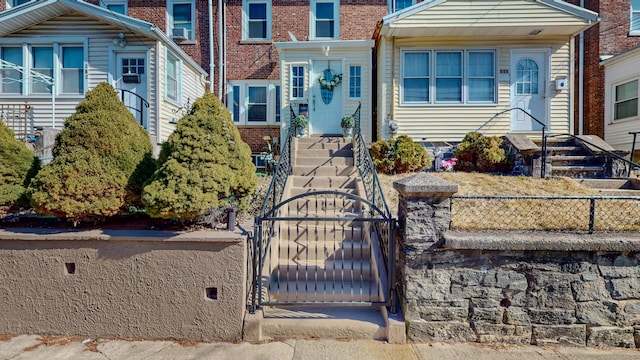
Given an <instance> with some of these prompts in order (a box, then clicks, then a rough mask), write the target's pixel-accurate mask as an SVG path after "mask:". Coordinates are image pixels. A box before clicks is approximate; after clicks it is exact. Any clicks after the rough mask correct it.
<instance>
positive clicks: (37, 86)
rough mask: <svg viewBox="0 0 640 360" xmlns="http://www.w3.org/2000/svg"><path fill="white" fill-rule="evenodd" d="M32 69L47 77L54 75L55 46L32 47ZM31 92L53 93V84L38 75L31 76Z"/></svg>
mask: <svg viewBox="0 0 640 360" xmlns="http://www.w3.org/2000/svg"><path fill="white" fill-rule="evenodd" d="M31 70H33V71H34V72H36V73H40V74H42V75H45V76H47V77H53V47H49V46H47V47H45V46H38V47H32V48H31ZM31 92H32V93H34V94H51V85H50V84H48V83H47V82H45V81H43V80H42V79H41V78H39V77H37V76H31Z"/></svg>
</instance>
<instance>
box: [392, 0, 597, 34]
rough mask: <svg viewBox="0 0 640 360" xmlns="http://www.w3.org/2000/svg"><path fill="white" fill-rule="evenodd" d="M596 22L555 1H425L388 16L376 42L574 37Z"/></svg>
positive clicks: (576, 8) (594, 15)
mask: <svg viewBox="0 0 640 360" xmlns="http://www.w3.org/2000/svg"><path fill="white" fill-rule="evenodd" d="M598 21H599V18H598V14H597V13H594V12H592V11H590V10H587V9H584V8H581V7H579V6H575V5H571V4H568V3H565V2H564V1H560V0H510V1H500V0H485V1H473V0H425V1H423V2H420V3H417V4H415V5H413V6H410V7H408V8H406V9H403V10H401V11H398V12H395V13H393V14H390V15H387V16H385V17H384V18H383V21H382V23H381V25H380V28H379V33H380V35H381V36H390V37H399V38H408V37H428V36H429V37H488V36H493V37H518V36H573V35H576V34H578V33H580V32H581V31H584V30H585V29H587V28H589V27H590V26H592V25H594V24H595V23H597V22H598Z"/></svg>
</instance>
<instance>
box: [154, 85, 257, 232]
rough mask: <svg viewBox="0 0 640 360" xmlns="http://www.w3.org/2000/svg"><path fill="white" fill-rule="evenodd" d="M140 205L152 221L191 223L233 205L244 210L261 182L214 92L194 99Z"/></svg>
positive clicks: (237, 133) (172, 136)
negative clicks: (211, 210)
mask: <svg viewBox="0 0 640 360" xmlns="http://www.w3.org/2000/svg"><path fill="white" fill-rule="evenodd" d="M158 166H159V168H158V170H157V171H156V172H155V174H154V175H153V178H152V180H151V181H150V183H149V184H148V185H147V186H146V187H145V188H144V191H143V194H142V202H143V204H144V206H145V208H146V210H147V213H148V214H149V215H150V216H152V217H159V218H180V219H182V220H190V219H193V218H195V217H197V216H198V215H201V214H204V213H205V211H207V210H208V209H211V208H215V207H219V206H226V205H228V204H232V205H234V206H237V207H238V210H239V211H244V210H245V209H246V208H247V206H248V197H249V195H251V194H252V193H253V189H254V187H255V185H256V183H257V181H258V179H257V176H256V173H255V172H256V168H255V166H254V165H253V162H252V160H251V149H250V148H249V145H247V144H246V143H245V142H243V141H242V139H241V138H240V133H239V132H238V129H237V128H236V126H235V124H234V123H233V121H232V120H231V115H230V114H229V111H228V110H227V109H226V108H225V107H224V105H223V104H222V103H221V102H220V101H219V100H218V99H217V98H216V97H215V95H213V94H211V93H207V94H205V95H204V96H203V97H202V98H200V99H198V100H196V101H195V102H194V103H193V106H192V108H191V110H190V112H189V114H187V115H186V116H184V117H183V118H182V119H180V120H179V121H178V124H177V125H176V130H175V132H174V133H173V134H171V136H169V139H168V140H167V142H166V143H164V144H163V148H162V151H161V153H160V156H159V158H158Z"/></svg>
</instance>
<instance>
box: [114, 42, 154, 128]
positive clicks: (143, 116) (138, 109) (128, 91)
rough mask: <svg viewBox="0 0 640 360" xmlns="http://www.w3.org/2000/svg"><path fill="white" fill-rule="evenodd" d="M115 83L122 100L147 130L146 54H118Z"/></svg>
mask: <svg viewBox="0 0 640 360" xmlns="http://www.w3.org/2000/svg"><path fill="white" fill-rule="evenodd" d="M115 67H116V68H115V72H114V73H115V74H116V78H115V82H116V88H117V89H118V93H119V95H120V99H121V100H122V101H123V102H124V105H125V106H126V107H127V108H128V109H129V111H130V112H131V113H132V114H133V116H134V117H135V118H136V121H137V122H138V124H140V125H142V126H143V127H144V128H145V129H147V128H148V127H147V116H148V112H149V110H148V107H149V103H148V102H147V74H148V62H147V55H146V53H144V52H118V53H116V63H115Z"/></svg>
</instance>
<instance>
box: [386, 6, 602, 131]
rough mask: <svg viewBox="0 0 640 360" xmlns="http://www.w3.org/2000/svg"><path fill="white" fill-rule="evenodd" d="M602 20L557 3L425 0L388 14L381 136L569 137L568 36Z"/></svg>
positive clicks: (570, 74)
mask: <svg viewBox="0 0 640 360" xmlns="http://www.w3.org/2000/svg"><path fill="white" fill-rule="evenodd" d="M597 21H598V16H597V14H596V13H594V12H592V11H589V10H586V9H584V8H581V7H578V6H574V5H571V4H568V3H565V2H563V1H556V0H538V1H530V0H512V1H497V0H486V1H471V0H428V1H423V2H420V3H417V4H413V5H411V6H409V7H407V8H404V9H402V10H400V11H397V12H395V13H392V14H389V15H387V16H385V17H384V18H383V21H382V23H381V24H380V26H379V28H378V29H377V40H376V42H377V46H376V53H377V69H378V70H377V88H378V95H377V118H376V122H377V132H378V133H377V135H378V137H379V138H389V137H390V136H392V135H393V134H395V133H397V134H400V135H408V136H410V137H412V138H413V139H414V140H416V141H422V142H430V143H440V142H456V141H460V140H461V139H462V138H463V137H464V135H465V134H466V133H467V132H469V131H478V130H480V131H482V132H483V133H484V134H487V135H504V134H506V133H520V134H525V135H533V136H538V137H539V136H540V131H541V129H542V127H543V125H544V127H545V129H546V130H547V131H549V132H554V133H569V132H571V131H572V129H573V121H574V118H573V104H572V99H573V94H574V92H575V89H574V86H573V70H574V68H573V66H574V65H573V64H574V60H575V59H574V52H573V41H572V39H573V37H574V36H575V35H576V34H579V33H580V32H581V31H584V30H585V29H587V28H589V27H590V26H592V25H594V24H595V23H597ZM513 108H516V109H514V110H510V109H513ZM494 116H495V118H494ZM492 118H493V119H492Z"/></svg>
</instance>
